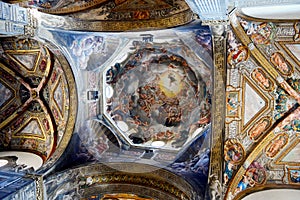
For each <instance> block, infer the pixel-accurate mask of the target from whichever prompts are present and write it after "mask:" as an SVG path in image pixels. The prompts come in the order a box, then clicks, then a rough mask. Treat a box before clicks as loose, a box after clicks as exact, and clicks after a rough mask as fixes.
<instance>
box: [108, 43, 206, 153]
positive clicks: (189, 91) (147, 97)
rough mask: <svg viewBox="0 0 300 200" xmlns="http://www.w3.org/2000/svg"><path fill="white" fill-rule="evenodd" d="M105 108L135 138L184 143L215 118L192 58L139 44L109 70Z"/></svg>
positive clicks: (175, 145) (168, 145) (165, 144)
mask: <svg viewBox="0 0 300 200" xmlns="http://www.w3.org/2000/svg"><path fill="white" fill-rule="evenodd" d="M104 82H105V83H104V85H105V87H104V88H105V89H104V92H105V95H106V97H105V111H104V112H105V114H106V116H107V117H108V119H109V120H110V121H111V123H112V124H113V126H115V127H116V131H117V132H119V133H121V135H122V136H123V137H125V139H126V140H128V141H129V143H130V144H132V145H135V146H143V147H154V148H156V147H158V148H165V149H172V150H176V149H180V148H181V147H182V146H183V145H184V144H186V143H187V142H188V141H190V140H191V139H192V138H194V137H195V136H196V135H197V133H200V132H201V131H199V130H200V129H201V128H202V127H204V126H205V125H207V124H208V123H209V122H210V100H209V97H208V96H209V95H208V92H207V88H206V84H205V82H204V81H203V80H202V78H201V76H200V75H199V74H198V73H197V72H196V71H195V70H193V68H192V66H190V65H189V63H188V62H187V60H185V59H184V58H183V57H181V56H179V55H176V54H174V53H171V52H168V51H166V50H165V49H160V48H155V47H154V46H152V47H151V48H140V49H138V50H136V51H135V52H134V53H133V54H131V55H129V56H128V57H127V58H126V59H125V62H123V63H115V64H114V65H113V66H112V67H110V68H108V69H107V70H106V71H105V80H104Z"/></svg>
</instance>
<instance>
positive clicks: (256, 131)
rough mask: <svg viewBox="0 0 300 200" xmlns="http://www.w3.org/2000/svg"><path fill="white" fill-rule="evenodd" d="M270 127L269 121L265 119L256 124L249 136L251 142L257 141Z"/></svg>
mask: <svg viewBox="0 0 300 200" xmlns="http://www.w3.org/2000/svg"><path fill="white" fill-rule="evenodd" d="M268 126H269V121H268V120H267V119H263V120H262V121H260V122H259V123H257V124H255V125H254V126H253V127H252V128H251V129H250V131H249V133H248V135H249V137H250V139H251V140H256V139H257V138H258V137H259V136H260V135H261V134H262V133H263V132H264V131H265V130H266V128H267V127H268Z"/></svg>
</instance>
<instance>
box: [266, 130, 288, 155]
mask: <svg viewBox="0 0 300 200" xmlns="http://www.w3.org/2000/svg"><path fill="white" fill-rule="evenodd" d="M286 143H287V138H286V136H284V135H280V136H279V137H277V138H276V139H275V140H273V141H272V142H271V144H270V145H268V147H267V150H266V155H267V156H268V157H270V158H272V157H274V156H275V155H276V154H277V153H278V152H279V151H280V149H282V148H283V147H284V146H285V144H286Z"/></svg>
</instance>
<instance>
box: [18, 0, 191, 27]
mask: <svg viewBox="0 0 300 200" xmlns="http://www.w3.org/2000/svg"><path fill="white" fill-rule="evenodd" d="M22 5H24V6H28V7H35V8H38V10H39V11H41V12H43V13H48V14H54V15H58V16H65V17H67V18H65V19H66V20H67V21H68V22H67V24H68V26H70V29H73V30H80V29H81V30H94V31H128V30H138V29H139V30H141V29H144V30H145V29H153V28H155V29H159V28H166V27H175V26H179V25H183V24H187V23H189V22H191V21H192V20H193V13H192V11H191V10H190V8H189V6H188V5H187V4H186V2H185V1H183V0H174V1H173V0H172V1H170V0H165V1H163V0H92V1H82V0H80V1H76V2H74V1H69V0H68V1H65V0H54V1H53V0H51V1H28V2H27V1H25V2H23V3H22ZM87 22H88V23H89V25H88V26H87V24H86V23H87Z"/></svg>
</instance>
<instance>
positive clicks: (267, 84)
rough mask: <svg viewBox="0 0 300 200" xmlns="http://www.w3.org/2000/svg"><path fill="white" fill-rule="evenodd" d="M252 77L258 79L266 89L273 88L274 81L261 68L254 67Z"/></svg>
mask: <svg viewBox="0 0 300 200" xmlns="http://www.w3.org/2000/svg"><path fill="white" fill-rule="evenodd" d="M252 78H253V79H254V80H256V81H257V82H258V84H259V85H261V86H262V88H263V89H264V90H271V89H272V86H273V84H272V82H271V81H270V79H268V78H267V76H266V75H265V73H264V72H263V71H262V70H261V69H254V70H253V72H252Z"/></svg>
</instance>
